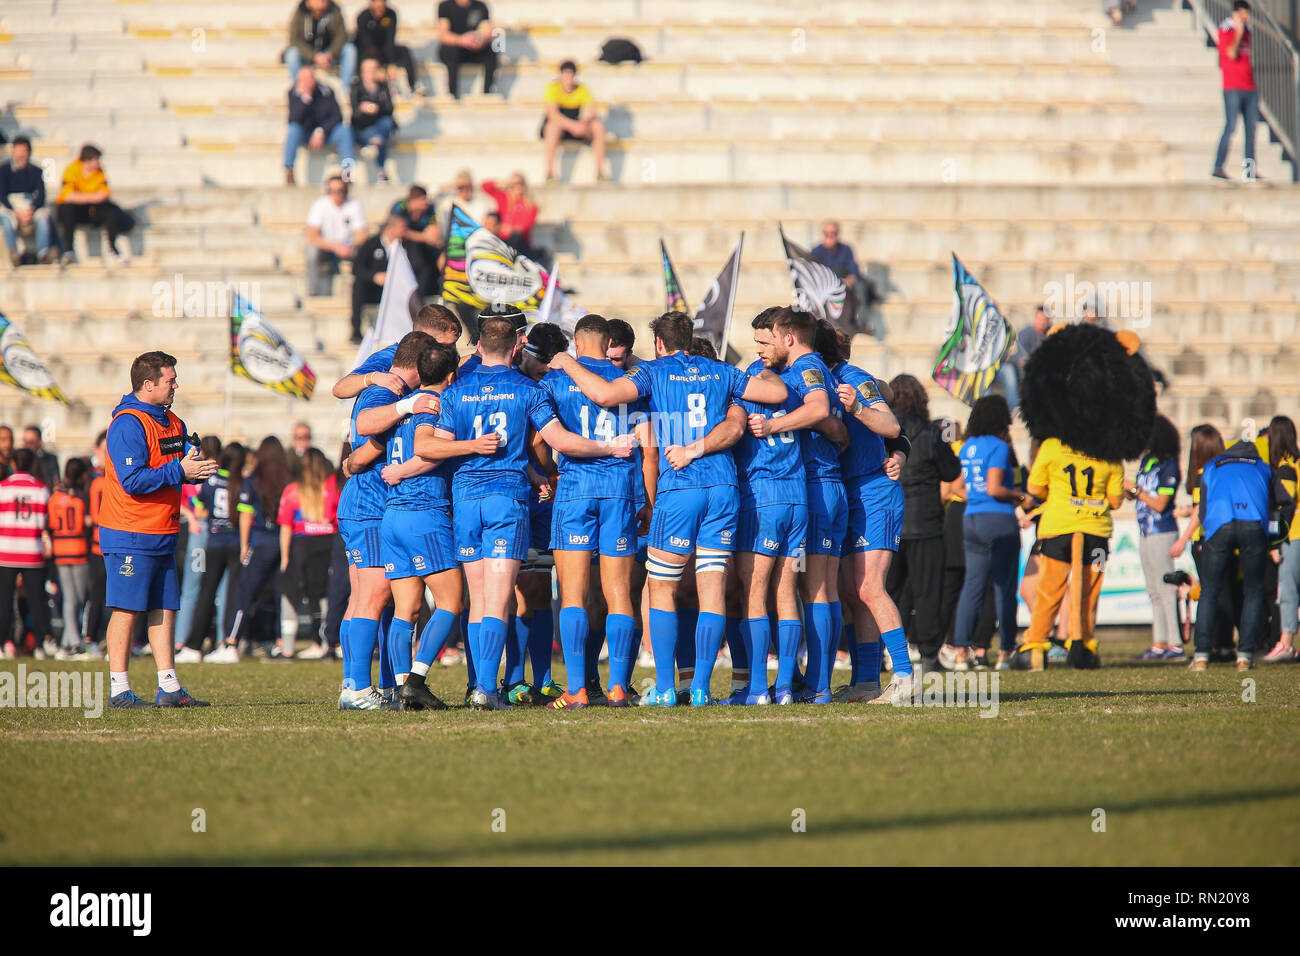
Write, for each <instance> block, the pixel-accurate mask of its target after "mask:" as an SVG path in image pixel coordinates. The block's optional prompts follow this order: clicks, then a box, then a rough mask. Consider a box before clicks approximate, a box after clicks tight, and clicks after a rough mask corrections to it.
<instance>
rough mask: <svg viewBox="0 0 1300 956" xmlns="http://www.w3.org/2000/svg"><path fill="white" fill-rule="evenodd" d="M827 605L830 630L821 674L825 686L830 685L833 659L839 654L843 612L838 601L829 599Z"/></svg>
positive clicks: (832, 675)
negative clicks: (829, 615) (829, 613)
mask: <svg viewBox="0 0 1300 956" xmlns="http://www.w3.org/2000/svg"><path fill="white" fill-rule="evenodd" d="M827 607H829V608H830V609H831V622H830V630H829V631H828V632H827V640H826V645H825V647H824V648H823V650H824V652H825V655H826V656H825V657H824V658H823V660H824V661H825V665H824V666H825V669H824V670H823V671H822V674H823V675H824V677H825V681H824V683H825V686H826V687H827V688H829V687H830V686H831V680H832V678H833V677H834V676H835V659H836V657H838V656H839V651H840V637H841V636H843V631H844V612H843V611H842V610H841V609H840V602H839V601H831V602H830V603H829V604H828V605H827Z"/></svg>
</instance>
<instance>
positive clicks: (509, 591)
mask: <svg viewBox="0 0 1300 956" xmlns="http://www.w3.org/2000/svg"><path fill="white" fill-rule="evenodd" d="M518 348H519V336H518V334H517V333H516V331H515V327H514V324H513V323H512V322H511V321H510V320H509V319H508V318H503V317H485V318H484V319H483V322H482V324H481V326H480V329H479V353H480V355H481V356H482V361H483V364H482V365H481V366H479V367H478V368H477V369H476V370H474V371H473V372H471V373H470V374H468V375H465V376H463V377H461V378H460V379H458V380H457V381H456V383H455V384H454V385H452V386H450V387H449V388H447V390H446V391H444V392H443V394H442V402H441V411H440V412H439V415H438V423H437V427H436V428H435V429H434V431H433V434H432V435H427V434H417V435H416V440H415V441H416V447H415V451H416V454H418V455H420V456H421V457H424V458H441V457H443V456H444V453H445V449H446V445H447V443H449V442H453V441H456V440H466V439H470V438H480V437H482V436H484V435H487V434H489V433H493V432H494V433H496V435H497V436H498V439H499V444H498V446H497V449H496V451H495V452H494V453H493V454H491V455H482V454H480V455H470V456H466V457H462V458H460V459H459V460H458V461H457V463H456V468H455V472H454V473H453V476H452V499H453V500H454V501H455V502H456V507H455V509H454V512H453V516H452V524H453V529H454V532H455V536H456V551H457V557H458V559H459V560H460V562H461V565H462V567H463V570H464V572H465V580H466V583H467V584H468V588H469V642H470V645H471V647H472V648H473V656H474V660H475V672H476V673H475V676H476V685H475V689H474V692H473V694H472V695H471V697H470V706H471V707H473V708H475V709H478V710H496V709H504V708H507V707H509V704H507V703H503V702H502V701H501V700H500V699H499V697H498V695H497V683H496V682H497V675H498V674H499V672H500V670H501V656H502V653H503V651H504V650H505V643H506V617H507V612H508V609H509V606H510V599H511V597H512V596H513V594H514V588H515V579H516V577H517V576H518V574H519V566H520V564H521V563H522V561H523V559H524V558H525V557H526V556H527V554H528V545H529V538H530V529H529V516H528V506H527V504H526V501H527V496H528V489H529V487H530V485H529V480H528V471H527V469H528V462H529V457H530V450H531V449H532V447H533V444H534V436H536V437H538V438H540V440H541V441H543V442H545V443H546V444H547V445H549V446H550V447H551V448H553V449H555V450H556V451H559V452H560V453H561V454H564V455H569V456H575V457H576V456H581V457H598V456H601V455H607V454H615V455H621V456H623V457H627V456H628V455H630V454H631V445H630V443H623V444H611V443H606V442H598V441H593V440H590V439H586V438H582V437H581V436H579V435H575V434H573V433H572V432H570V431H569V430H568V429H567V428H565V427H564V426H563V425H562V424H561V423H560V421H559V419H558V418H557V417H556V414H555V406H554V405H553V404H552V403H551V401H550V399H549V397H548V395H547V393H546V392H545V390H544V389H542V388H541V387H540V386H539V385H537V384H536V383H535V382H532V381H530V380H529V379H528V378H525V377H524V376H523V375H521V374H519V372H517V371H515V370H514V369H513V368H511V362H512V360H513V359H514V356H515V352H516V351H517V349H518ZM421 431H422V432H423V431H424V430H421ZM487 559H491V560H487Z"/></svg>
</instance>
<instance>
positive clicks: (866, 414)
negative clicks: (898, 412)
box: [839, 381, 902, 438]
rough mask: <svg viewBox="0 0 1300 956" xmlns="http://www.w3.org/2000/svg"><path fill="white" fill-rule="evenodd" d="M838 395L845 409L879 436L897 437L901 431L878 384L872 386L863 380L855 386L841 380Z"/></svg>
mask: <svg viewBox="0 0 1300 956" xmlns="http://www.w3.org/2000/svg"><path fill="white" fill-rule="evenodd" d="M839 397H840V404H842V405H843V406H844V409H845V411H847V412H848V413H849V414H850V415H852V416H853V417H854V418H856V419H857V420H858V421H859V422H861V423H862V424H863V425H865V426H866V427H867V428H869V429H871V430H872V431H873V432H875V433H876V434H877V435H879V436H880V437H881V438H897V437H898V433H899V432H900V431H902V429H901V428H899V426H898V419H897V418H895V417H894V412H893V410H892V409H891V408H890V407H889V404H888V403H887V402H886V401H885V400H884V399H883V398H882V397H881V395H880V388H879V385H878V384H876V385H874V386H873V384H872V383H870V382H867V381H864V382H863V383H862V384H861V385H859V386H857V387H856V388H855V387H854V386H852V385H850V384H848V383H847V382H841V383H840V388H839Z"/></svg>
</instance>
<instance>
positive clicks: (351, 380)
mask: <svg viewBox="0 0 1300 956" xmlns="http://www.w3.org/2000/svg"><path fill="white" fill-rule="evenodd" d="M364 368H365V365H362V366H361V368H360V369H358V370H357V371H355V372H349V373H348V374H347V375H344V376H343V377H342V378H341V379H339V380H338V381H337V382H335V383H334V390H333V394H334V397H335V398H356V397H357V396H358V395H360V394H361V393H362V392H363V391H365V390H366V389H367V388H369V387H370V386H371V385H382V386H384V388H387V389H391V390H393V391H400V390H401V389H402V388H404V387H405V384H406V383H405V382H403V381H402V378H401V376H399V375H395V374H394V373H392V372H388V371H378V372H376V371H370V372H365V371H362V369H364Z"/></svg>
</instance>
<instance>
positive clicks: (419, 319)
mask: <svg viewBox="0 0 1300 956" xmlns="http://www.w3.org/2000/svg"><path fill="white" fill-rule="evenodd" d="M411 331H413V332H424V333H425V334H426V335H431V336H433V340H434V341H435V342H437V343H438V344H439V345H450V346H451V347H452V348H455V347H456V343H457V342H459V341H460V336H461V331H462V329H461V325H460V319H458V318H456V313H454V312H452V311H451V310H450V309H448V308H445V307H443V306H441V305H426V306H425V307H424V308H422V309H421V310H420V311H419V312H417V313H416V315H415V318H414V319H412V320H411ZM396 351H397V344H396V343H394V344H393V345H389V346H388V347H386V348H382V349H379V351H377V352H374V353H373V354H371V355H370V356H369V357H368V358H367V359H366V360H365V361H364V362H362V363H361V364H360V365H358V366H357V367H356V368H354V369H353V370H352V371H351V372H349V373H348V374H347V375H344V376H343V377H342V378H341V379H339V380H338V381H337V382H335V383H334V391H333V394H334V397H335V398H354V397H355V396H357V395H360V394H361V390H362V389H365V388H369V387H370V386H371V385H384V386H386V387H388V388H390V389H392V390H393V391H397V390H398V388H399V385H398V382H397V376H396V375H394V374H393V372H392V368H393V354H394V353H395V352H396Z"/></svg>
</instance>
